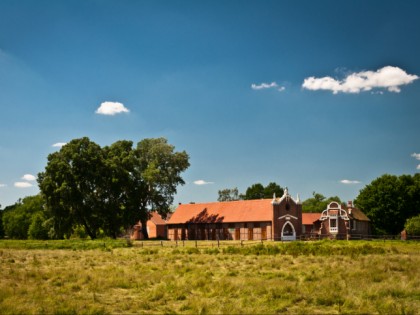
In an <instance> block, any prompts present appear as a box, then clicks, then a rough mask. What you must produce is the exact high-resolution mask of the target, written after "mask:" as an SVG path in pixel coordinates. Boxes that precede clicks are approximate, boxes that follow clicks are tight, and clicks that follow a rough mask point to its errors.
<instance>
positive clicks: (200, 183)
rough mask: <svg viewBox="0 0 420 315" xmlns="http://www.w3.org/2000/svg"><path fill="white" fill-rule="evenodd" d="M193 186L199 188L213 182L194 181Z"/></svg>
mask: <svg viewBox="0 0 420 315" xmlns="http://www.w3.org/2000/svg"><path fill="white" fill-rule="evenodd" d="M194 184H196V185H199V186H201V185H210V184H214V182H206V181H205V180H202V179H199V180H196V181H194Z"/></svg>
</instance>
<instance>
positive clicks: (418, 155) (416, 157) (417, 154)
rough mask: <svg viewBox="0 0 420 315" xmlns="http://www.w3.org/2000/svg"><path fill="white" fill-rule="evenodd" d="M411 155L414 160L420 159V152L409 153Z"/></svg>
mask: <svg viewBox="0 0 420 315" xmlns="http://www.w3.org/2000/svg"><path fill="white" fill-rule="evenodd" d="M411 156H412V157H413V158H415V159H416V160H420V153H413V154H411Z"/></svg>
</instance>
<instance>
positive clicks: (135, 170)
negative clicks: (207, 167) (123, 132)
mask: <svg viewBox="0 0 420 315" xmlns="http://www.w3.org/2000/svg"><path fill="white" fill-rule="evenodd" d="M188 166H189V162H188V155H187V153H185V152H174V146H172V145H170V144H168V142H167V140H166V139H164V138H159V139H144V140H142V141H140V142H139V143H138V144H137V147H136V148H133V143H132V142H131V141H118V142H115V143H113V144H112V145H110V146H107V147H104V148H101V147H100V146H99V145H97V144H96V143H94V142H92V141H90V140H89V138H86V137H85V138H81V139H75V140H72V141H71V142H69V143H68V144H66V145H65V146H63V147H62V148H61V150H60V151H59V152H55V153H53V154H50V155H49V156H48V164H47V166H46V168H45V171H44V172H43V173H40V174H39V176H38V182H39V187H40V190H41V192H42V193H43V195H44V196H45V199H46V204H47V208H48V209H49V211H50V213H51V216H52V218H53V225H54V230H55V231H56V237H58V238H63V237H66V236H69V235H71V233H72V232H73V230H74V228H76V227H80V226H82V227H83V228H84V230H85V231H86V233H87V234H88V235H89V236H90V238H92V239H94V238H96V237H97V235H98V233H99V231H100V230H101V229H102V230H103V231H104V232H105V234H106V235H108V236H111V237H117V236H118V234H119V233H121V231H122V230H124V229H126V228H127V227H129V226H131V225H133V224H134V223H135V222H137V221H139V220H140V221H141V222H142V224H143V227H144V231H143V233H144V235H145V237H146V238H147V230H146V223H147V220H148V219H149V217H150V212H151V211H152V210H156V211H158V212H159V213H160V214H162V215H163V216H165V215H166V213H167V212H168V211H169V206H170V205H171V203H172V202H173V195H174V194H175V193H176V189H177V186H178V185H179V184H184V181H183V179H182V177H181V176H180V174H181V173H182V172H183V171H184V170H186V169H187V168H188Z"/></svg>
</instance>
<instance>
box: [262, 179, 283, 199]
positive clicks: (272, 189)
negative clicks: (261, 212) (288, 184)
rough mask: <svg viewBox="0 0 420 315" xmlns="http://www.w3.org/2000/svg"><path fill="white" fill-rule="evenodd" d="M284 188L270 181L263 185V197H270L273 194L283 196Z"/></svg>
mask: <svg viewBox="0 0 420 315" xmlns="http://www.w3.org/2000/svg"><path fill="white" fill-rule="evenodd" d="M283 193H284V190H283V188H281V187H280V185H278V184H277V183H274V182H271V183H269V184H268V185H267V186H265V187H264V198H272V197H273V195H274V194H276V196H277V197H281V196H283Z"/></svg>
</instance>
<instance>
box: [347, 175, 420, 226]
mask: <svg viewBox="0 0 420 315" xmlns="http://www.w3.org/2000/svg"><path fill="white" fill-rule="evenodd" d="M355 204H356V205H357V206H358V207H359V208H360V209H362V210H363V212H364V213H365V214H366V215H367V216H368V217H369V219H370V220H371V222H372V226H373V229H374V232H376V233H378V234H398V233H399V232H401V231H402V230H403V229H404V223H405V222H406V220H407V219H408V218H411V217H413V216H415V215H418V214H419V213H420V174H415V175H414V176H411V175H401V176H395V175H389V174H385V175H382V176H381V177H379V178H377V179H375V180H373V181H372V182H371V183H370V184H368V185H366V187H364V188H363V189H362V190H361V191H360V193H359V196H357V198H356V200H355Z"/></svg>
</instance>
